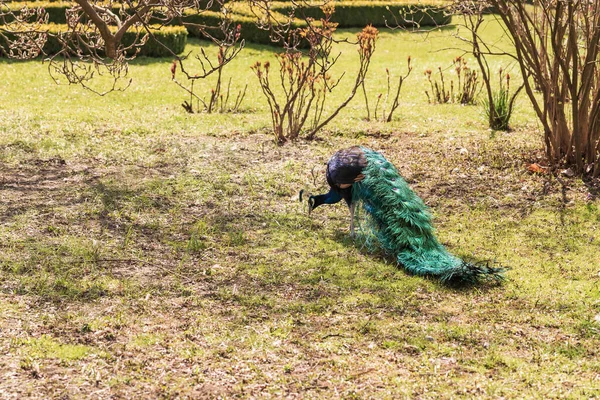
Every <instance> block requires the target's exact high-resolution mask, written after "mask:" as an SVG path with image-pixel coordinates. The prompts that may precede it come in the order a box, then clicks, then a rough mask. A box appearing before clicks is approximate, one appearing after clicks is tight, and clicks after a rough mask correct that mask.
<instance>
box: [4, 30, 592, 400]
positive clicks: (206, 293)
mask: <svg viewBox="0 0 600 400" xmlns="http://www.w3.org/2000/svg"><path fill="white" fill-rule="evenodd" d="M488 29H489V35H490V36H492V37H494V35H496V34H497V32H498V30H497V29H498V28H497V27H495V26H493V25H490V26H489V27H488ZM451 32H452V30H451V29H450V30H444V31H441V32H433V33H430V34H429V35H409V34H407V33H403V32H394V33H391V32H383V33H382V34H381V38H380V42H379V43H378V47H377V51H376V53H375V58H374V61H373V64H372V69H371V72H370V76H369V79H370V81H369V83H368V89H369V90H370V93H371V95H372V96H376V94H377V93H378V92H380V91H383V90H384V89H385V68H386V67H389V68H390V69H391V72H392V74H394V73H398V72H397V71H399V70H401V69H402V68H403V66H404V64H403V63H404V61H403V60H404V59H405V58H406V57H407V56H408V54H409V50H410V53H411V55H412V56H413V63H414V66H415V71H413V74H412V75H411V76H410V78H409V80H407V82H405V86H404V88H403V94H402V96H401V100H402V103H401V106H400V109H399V113H398V114H397V118H396V120H395V121H393V122H392V123H391V124H384V123H378V122H367V121H364V120H363V117H364V116H365V115H364V114H366V113H365V111H364V106H363V105H362V104H361V102H360V101H359V100H358V99H355V100H354V102H352V103H351V104H350V106H349V108H348V109H347V110H345V111H344V112H343V113H342V115H341V116H340V117H339V118H338V119H337V120H335V122H334V123H333V124H332V125H331V126H330V127H329V128H328V130H327V131H326V132H323V133H321V138H322V140H318V141H315V142H304V141H299V142H297V143H292V144H288V145H286V146H283V147H276V146H274V145H273V144H272V140H271V136H270V135H269V116H268V111H267V106H266V104H265V103H264V99H263V98H262V97H261V94H260V93H259V92H258V88H257V87H256V86H257V85H252V82H254V79H256V78H255V77H254V76H253V75H252V72H251V71H250V69H249V66H250V65H251V64H252V63H253V62H254V61H255V60H264V59H269V58H270V59H273V57H272V54H271V53H270V52H269V49H267V48H265V47H260V46H250V45H249V46H248V47H247V48H246V49H244V51H243V52H242V53H241V54H240V58H239V59H236V61H235V62H234V63H233V64H232V65H231V66H230V67H229V68H230V69H229V70H228V72H227V73H229V74H232V75H235V76H239V77H240V81H242V82H243V81H244V80H246V81H248V82H250V85H249V87H248V93H247V99H248V100H247V101H246V102H245V103H244V104H243V107H244V112H242V113H239V114H222V115H221V114H215V115H206V114H198V115H189V114H186V113H185V112H184V111H183V109H182V108H181V107H180V105H179V104H180V103H181V102H182V100H183V99H185V95H184V93H182V92H181V91H179V90H178V89H177V87H176V86H175V85H174V84H172V83H171V82H169V79H170V72H169V66H170V60H167V59H163V60H148V59H142V60H139V61H138V62H136V63H134V64H133V65H132V66H131V74H132V76H133V77H134V84H133V86H132V87H131V88H130V89H129V90H128V91H126V92H125V93H122V94H118V93H117V94H112V95H110V96H109V97H103V98H101V97H96V96H94V95H92V94H90V93H88V92H86V91H83V90H82V89H80V88H77V87H66V86H56V85H54V83H53V82H52V81H51V80H50V78H49V77H48V75H47V73H46V71H45V66H44V65H41V64H39V63H38V62H8V61H6V60H0V63H1V66H0V82H2V85H3V87H2V90H0V97H1V101H0V121H2V122H0V161H1V163H0V185H1V189H2V202H0V215H1V216H2V217H1V218H2V224H0V288H1V289H0V352H1V354H2V357H0V373H1V375H2V377H3V379H0V392H1V393H7V394H8V395H9V396H13V397H27V396H29V397H43V398H50V397H101V398H105V397H165V398H174V397H186V396H188V397H219V396H221V397H226V398H230V397H288V396H289V397H292V396H294V395H295V394H300V395H303V396H305V397H317V398H325V397H332V396H333V397H343V398H370V397H377V398H402V397H405V398H415V397H421V398H440V397H442V398H456V397H460V398H462V397H466V398H471V397H481V398H498V397H506V398H538V397H539V398H582V397H583V398H593V397H597V396H599V395H600V363H599V362H598V350H597V349H598V340H599V335H600V324H599V323H598V321H597V320H598V317H597V316H598V315H599V314H600V295H599V292H598V280H599V279H600V276H599V273H600V270H599V269H598V268H599V267H598V263H597V259H596V258H597V254H598V250H599V247H600V234H599V231H598V226H599V224H598V222H599V221H600V212H599V211H598V201H597V200H595V199H594V197H593V193H590V191H589V190H588V188H587V187H586V186H585V185H584V184H583V183H582V182H581V181H580V180H577V179H575V178H566V177H565V178H563V182H564V183H565V186H563V185H561V184H560V183H559V182H558V181H557V180H556V179H554V178H552V177H550V176H545V175H538V174H531V173H529V172H528V171H527V165H528V164H529V163H532V162H542V160H541V159H540V158H539V157H541V151H540V149H541V137H540V133H539V130H538V128H537V125H536V123H535V122H534V121H535V120H534V118H533V113H532V111H531V109H530V107H529V106H528V104H527V102H526V101H525V98H524V97H522V98H520V99H519V100H518V102H517V106H516V109H515V115H514V119H513V123H512V125H513V129H514V130H513V131H512V132H510V133H493V134H492V133H491V132H490V131H488V130H487V128H486V125H485V123H486V122H485V118H484V117H483V116H482V115H481V111H480V110H479V109H478V108H476V107H465V106H459V105H443V106H430V105H428V104H427V98H426V96H425V94H424V90H425V88H426V81H425V77H424V76H423V75H421V74H420V72H419V71H421V70H424V69H425V68H435V67H437V65H442V66H444V65H448V67H449V66H450V64H451V61H452V59H453V57H455V56H456V55H458V54H456V51H443V50H442V49H444V48H449V47H455V46H457V45H458V44H457V42H456V41H454V40H453V39H452V38H451V37H450V34H451ZM345 33H346V34H349V35H353V34H354V33H355V32H354V31H345ZM200 45H204V44H203V43H200V42H192V44H191V45H190V48H189V49H190V50H197V49H198V48H199V46H200ZM353 52H354V50H352V51H350V52H348V51H345V52H344V54H343V55H342V59H341V61H340V64H339V66H338V70H337V71H338V72H339V71H341V70H342V69H343V66H352V65H354V64H352V61H353V60H354V59H355V58H356V55H355V54H354V53H353ZM398 60H402V61H398ZM500 64H501V63H500V62H499V65H500ZM504 65H506V64H504ZM349 68H350V67H349ZM348 73H349V74H350V71H349V72H348ZM511 75H512V73H511ZM347 78H348V77H347ZM347 78H345V79H344V82H345V84H346V85H349V79H347ZM513 79H514V80H515V82H516V79H517V78H516V77H514V76H513ZM204 85H205V86H204V88H203V90H204V91H205V92H207V93H208V90H209V85H208V83H205V84H204ZM334 93H335V92H334ZM344 96H345V94H344V93H343V87H342V88H341V90H339V91H338V92H337V93H335V94H334V95H333V98H334V99H335V100H337V101H340V100H341V99H342V98H343V97H344ZM372 98H373V99H374V98H375V97H372ZM331 107H333V105H331ZM355 143H360V144H364V145H368V146H371V147H373V148H376V149H379V150H382V151H384V152H385V154H386V156H387V157H388V158H389V159H391V160H393V161H394V163H395V164H396V165H397V166H398V167H399V169H400V171H401V172H402V174H403V175H404V176H405V177H406V178H407V180H408V181H409V182H410V183H411V185H412V187H413V188H414V189H415V190H416V191H417V193H418V194H419V195H421V196H422V197H423V198H424V199H425V201H426V202H427V204H428V205H430V207H431V208H432V211H433V213H434V215H435V217H436V219H435V223H436V226H437V229H438V235H439V237H440V239H441V240H442V242H443V243H445V244H446V245H447V246H448V247H449V248H450V249H451V251H453V252H454V253H456V254H458V255H461V256H464V257H475V258H478V259H491V260H496V261H498V262H501V263H502V264H505V265H508V266H510V267H512V269H511V270H510V271H509V272H508V274H507V277H508V280H507V281H506V282H505V283H504V284H503V285H500V286H494V285H491V286H488V285H482V286H478V287H471V288H462V289H461V288H452V287H446V286H443V285H441V284H439V283H437V282H435V281H433V280H429V279H423V278H417V277H413V276H409V275H407V274H406V273H404V272H403V271H402V270H400V269H398V268H397V266H395V265H394V264H393V263H390V262H389V261H387V260H385V259H382V258H380V257H378V256H377V255H373V254H368V253H365V252H363V251H362V250H361V249H359V248H357V247H355V246H354V244H353V242H352V240H351V239H350V238H349V237H348V234H347V229H348V226H347V225H348V212H347V210H346V209H345V207H344V206H341V205H340V206H336V207H327V208H319V209H318V210H316V211H315V212H314V213H313V216H312V218H309V217H308V216H307V215H306V212H305V211H306V210H305V209H304V208H303V207H302V206H301V205H300V204H299V203H298V202H297V193H298V190H299V189H300V188H306V189H309V190H311V191H313V192H318V191H319V190H323V189H325V186H326V183H325V179H324V165H323V163H324V162H326V160H327V159H328V157H329V156H330V154H331V153H332V152H334V151H335V150H336V149H339V148H341V147H344V146H349V145H351V144H355ZM313 174H314V175H313ZM64 377H68V379H65V378H64Z"/></svg>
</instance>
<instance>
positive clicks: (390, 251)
mask: <svg viewBox="0 0 600 400" xmlns="http://www.w3.org/2000/svg"><path fill="white" fill-rule="evenodd" d="M326 178H327V183H328V184H329V187H330V190H329V192H328V193H324V194H319V195H312V194H308V212H309V214H310V213H311V212H312V211H313V210H314V209H315V208H317V207H319V206H321V205H323V204H335V203H338V202H340V201H341V200H342V199H343V200H344V201H345V202H346V204H347V205H348V207H349V209H350V235H351V236H352V237H355V236H356V235H355V220H356V219H358V218H357V217H359V216H360V215H359V214H360V213H361V212H362V213H363V214H364V216H363V218H362V220H364V223H362V224H361V233H360V235H358V236H357V237H358V238H359V239H361V240H362V242H363V244H364V245H366V246H367V248H369V249H375V248H379V249H381V250H383V251H384V253H385V254H387V255H390V256H392V257H393V258H394V259H395V261H396V262H397V264H398V265H400V266H402V267H403V268H404V269H405V270H406V271H407V272H409V273H410V274H414V275H420V276H432V277H435V278H438V279H439V280H441V281H442V282H445V283H449V282H457V283H476V282H478V281H481V280H488V279H489V280H493V281H502V280H503V279H504V272H505V270H506V268H505V267H502V266H490V265H489V263H482V262H479V263H476V262H467V261H464V260H462V259H461V258H459V257H456V256H454V255H452V254H451V253H450V252H449V251H448V250H447V249H446V248H445V247H444V245H442V244H441V243H440V242H439V241H438V239H437V238H436V236H435V232H434V228H433V224H432V219H431V214H430V211H429V208H428V207H427V206H426V205H425V203H424V202H423V200H422V199H421V198H420V197H419V196H418V195H417V194H416V193H415V192H414V191H413V190H412V189H411V188H410V186H409V185H408V183H406V181H405V180H404V178H403V177H402V176H401V175H400V173H399V172H398V170H397V168H396V167H395V166H394V165H393V164H392V163H391V162H390V161H388V160H387V159H386V158H385V157H384V156H383V154H381V153H379V152H377V151H374V150H372V149H369V148H367V147H364V146H352V147H350V148H347V149H342V150H339V151H337V152H336V153H335V154H334V155H333V156H332V157H331V158H330V159H329V161H328V163H327V170H326ZM303 195H304V190H301V191H300V196H299V197H300V201H303ZM363 228H364V229H363Z"/></svg>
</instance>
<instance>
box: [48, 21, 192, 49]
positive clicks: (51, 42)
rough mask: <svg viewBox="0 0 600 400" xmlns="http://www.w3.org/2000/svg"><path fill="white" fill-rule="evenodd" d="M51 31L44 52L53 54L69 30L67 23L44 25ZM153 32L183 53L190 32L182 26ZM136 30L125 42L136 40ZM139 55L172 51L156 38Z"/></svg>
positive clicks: (163, 41)
mask: <svg viewBox="0 0 600 400" xmlns="http://www.w3.org/2000/svg"><path fill="white" fill-rule="evenodd" d="M43 29H44V30H47V32H48V33H49V35H48V40H47V41H46V44H45V45H44V52H45V53H46V54H49V55H52V54H57V53H58V52H59V51H61V49H62V45H61V43H60V41H59V40H58V36H60V35H61V32H65V31H67V26H66V25H57V24H48V25H46V26H44V27H43ZM153 34H154V35H155V36H156V38H157V40H160V41H161V42H162V43H164V44H165V45H166V46H167V47H168V48H170V49H171V50H173V52H175V53H182V52H183V50H184V49H185V44H186V42H187V36H188V32H187V30H186V29H185V28H184V27H181V26H169V27H162V28H161V29H160V30H154V31H153ZM135 37H136V35H135V32H133V31H129V32H127V33H125V35H124V36H123V44H125V45H130V44H131V43H133V41H134V40H135ZM139 55H141V56H147V57H169V56H171V53H170V52H169V51H167V50H166V49H165V48H164V47H163V46H161V45H160V44H159V43H157V42H156V41H155V40H152V39H148V41H147V42H146V44H144V46H142V47H141V48H140V52H139Z"/></svg>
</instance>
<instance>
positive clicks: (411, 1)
mask: <svg viewBox="0 0 600 400" xmlns="http://www.w3.org/2000/svg"><path fill="white" fill-rule="evenodd" d="M202 2H203V3H207V2H208V0H202ZM227 3H228V4H227V5H226V8H227V9H228V10H229V17H230V18H231V20H232V23H233V24H234V26H235V25H238V24H239V25H240V27H241V37H242V38H243V39H245V40H246V41H247V42H251V43H259V44H268V45H273V44H275V43H274V42H273V41H272V40H271V37H270V34H269V31H266V30H263V29H260V28H259V27H258V26H256V19H257V18H256V16H252V15H251V14H252V12H251V10H250V7H249V5H248V4H247V2H245V1H240V0H238V1H234V0H231V1H229V2H227ZM5 4H8V5H10V8H11V9H13V10H18V9H20V8H22V7H23V6H24V5H25V4H28V5H29V6H31V5H32V4H35V5H36V6H39V7H44V9H45V10H46V11H47V12H48V14H49V21H50V22H52V23H55V24H64V23H65V22H66V18H65V11H66V10H67V9H68V8H70V7H72V5H73V3H70V2H64V1H35V2H28V3H21V2H12V3H5ZM427 4H428V5H426V4H423V3H421V2H419V0H400V1H399V0H395V1H365V0H359V1H349V0H344V1H336V2H335V14H334V15H333V17H332V20H333V21H334V22H337V23H338V24H339V25H338V27H340V28H349V27H364V26H365V25H367V24H372V25H374V26H378V27H381V26H386V20H387V21H388V24H390V25H394V24H395V23H396V21H394V16H396V18H397V21H398V23H401V24H402V25H409V26H410V25H411V24H407V23H405V21H404V20H405V19H408V20H413V21H416V22H417V23H418V24H420V25H421V26H432V25H433V26H436V25H445V24H448V23H449V22H450V16H449V15H446V14H445V13H444V11H443V5H444V4H446V2H444V1H443V0H429V1H428V2H427ZM216 5H218V3H217V2H216V1H215V2H213V6H212V7H213V8H215V7H216ZM272 10H273V11H274V15H275V17H276V18H280V19H281V20H282V21H287V17H286V15H288V14H289V13H290V12H291V11H292V3H291V2H275V3H273V4H272ZM113 11H114V12H118V8H115V9H114V10H113ZM296 15H300V16H305V17H311V18H314V19H315V20H318V19H320V18H322V17H323V11H322V10H321V9H320V8H319V7H316V6H315V7H301V8H299V9H297V10H296ZM184 21H186V22H189V23H195V24H201V25H204V26H214V27H215V28H214V29H213V28H210V29H209V32H210V33H211V34H212V35H214V36H216V37H222V33H221V31H220V29H218V28H216V27H218V26H219V25H220V24H221V22H222V14H221V13H220V12H218V11H206V12H203V13H200V14H193V13H191V12H190V13H188V14H187V15H186V16H185V17H184ZM305 26H306V22H305V21H304V20H302V19H295V20H294V21H292V26H291V27H292V28H299V27H305ZM188 31H189V34H190V36H195V37H201V38H202V37H203V35H202V33H201V32H200V31H199V30H198V29H195V28H193V27H189V28H188ZM167 40H170V39H167ZM183 43H185V39H183ZM147 45H150V46H151V45H152V44H151V43H149V44H147ZM144 51H145V50H144ZM152 53H153V54H160V55H161V56H162V55H163V54H164V50H163V49H159V48H156V49H153V50H152Z"/></svg>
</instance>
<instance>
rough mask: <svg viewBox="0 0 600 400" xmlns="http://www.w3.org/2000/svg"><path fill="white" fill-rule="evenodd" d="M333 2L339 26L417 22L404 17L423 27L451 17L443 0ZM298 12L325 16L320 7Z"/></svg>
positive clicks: (283, 7)
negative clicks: (430, 0)
mask: <svg viewBox="0 0 600 400" xmlns="http://www.w3.org/2000/svg"><path fill="white" fill-rule="evenodd" d="M334 4H335V13H334V14H333V16H332V18H331V20H332V21H333V22H337V23H338V24H339V25H338V28H352V27H363V26H365V25H368V24H371V25H373V26H377V27H383V26H386V21H387V24H389V25H390V26H394V25H395V24H396V20H397V22H398V24H399V25H401V26H413V25H414V24H412V23H410V22H406V21H405V20H408V21H415V22H416V23H418V24H419V25H420V26H439V25H447V24H449V23H450V19H451V16H450V15H448V14H447V13H446V12H445V11H444V8H443V4H444V3H443V2H440V1H434V2H431V3H430V4H424V3H421V2H419V1H414V2H409V1H401V2H398V1H391V2H379V1H378V2H373V1H337V2H335V3H334ZM272 9H273V11H277V12H279V13H282V14H289V13H290V12H291V11H292V5H291V3H288V2H281V3H274V4H273V7H272ZM296 15H297V16H301V17H310V18H314V19H320V18H323V16H324V15H323V11H322V10H321V9H320V8H319V7H299V8H297V9H296ZM394 16H395V17H396V20H394Z"/></svg>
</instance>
